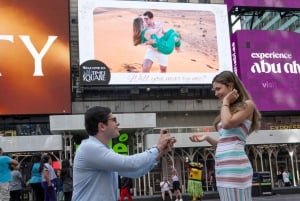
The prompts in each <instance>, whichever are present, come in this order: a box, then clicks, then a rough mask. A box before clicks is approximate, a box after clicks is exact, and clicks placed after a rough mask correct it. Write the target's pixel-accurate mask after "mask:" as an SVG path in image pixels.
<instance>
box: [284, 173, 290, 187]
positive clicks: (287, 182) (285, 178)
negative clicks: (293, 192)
mask: <svg viewBox="0 0 300 201" xmlns="http://www.w3.org/2000/svg"><path fill="white" fill-rule="evenodd" d="M282 180H283V183H284V186H285V187H289V186H291V181H290V179H289V172H288V170H287V169H284V171H283V173H282Z"/></svg>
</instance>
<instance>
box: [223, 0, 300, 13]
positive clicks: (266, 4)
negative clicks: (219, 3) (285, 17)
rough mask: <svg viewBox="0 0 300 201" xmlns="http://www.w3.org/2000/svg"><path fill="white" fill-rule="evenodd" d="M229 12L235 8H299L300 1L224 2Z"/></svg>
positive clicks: (229, 0) (252, 0) (258, 0)
mask: <svg viewBox="0 0 300 201" xmlns="http://www.w3.org/2000/svg"><path fill="white" fill-rule="evenodd" d="M224 2H225V4H227V7H228V10H229V11H230V10H232V8H234V7H256V8H272V9H274V8H279V9H284V8H285V9H289V8H299V9H300V1H295V0H224Z"/></svg>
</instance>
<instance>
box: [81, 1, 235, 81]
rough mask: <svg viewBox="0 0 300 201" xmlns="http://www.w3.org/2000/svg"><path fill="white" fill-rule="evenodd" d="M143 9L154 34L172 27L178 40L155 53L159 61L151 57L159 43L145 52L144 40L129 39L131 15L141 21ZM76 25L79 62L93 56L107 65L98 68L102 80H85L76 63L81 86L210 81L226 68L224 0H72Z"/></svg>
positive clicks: (228, 64)
mask: <svg viewBox="0 0 300 201" xmlns="http://www.w3.org/2000/svg"><path fill="white" fill-rule="evenodd" d="M146 11H150V12H152V14H153V15H154V17H153V20H154V21H155V23H156V24H161V25H162V27H163V28H162V29H163V30H164V32H163V33H164V34H163V37H161V35H159V36H158V37H161V38H164V39H165V38H168V39H169V37H168V36H167V33H170V32H169V30H174V31H175V32H177V33H178V36H177V38H174V39H173V40H175V39H176V42H178V40H180V43H177V45H178V44H180V45H179V46H180V48H179V49H177V51H176V50H173V52H172V53H171V54H168V55H167V56H166V53H165V52H160V53H162V54H164V55H162V56H161V57H163V59H161V60H160V62H159V61H158V60H157V59H155V58H154V57H155V55H156V54H157V51H160V49H159V48H157V49H155V51H154V52H155V53H153V51H151V52H150V53H149V51H148V48H149V46H150V45H149V44H148V45H147V44H145V43H143V44H139V45H135V44H134V41H133V34H134V33H133V25H134V20H137V18H140V19H142V20H144V23H146V19H145V16H143V14H144V13H145V12H146ZM78 27H79V55H80V58H79V59H80V65H81V66H84V65H82V64H84V63H85V62H87V61H99V62H101V63H103V64H105V65H106V66H107V71H102V73H104V72H105V74H106V75H108V73H109V72H110V79H109V80H108V79H106V78H108V77H103V76H102V78H104V79H105V81H108V82H104V81H103V80H99V79H98V80H97V79H94V80H93V82H89V81H88V80H87V79H86V78H87V77H85V76H86V75H88V74H89V72H88V71H87V70H86V69H84V68H81V69H80V71H82V72H81V73H80V84H81V85H139V84H160V85H161V84H163V85H170V84H172V85H174V84H181V85H182V84H208V83H209V84H210V83H211V81H212V78H213V77H214V76H215V75H216V74H218V73H219V72H220V71H223V70H230V71H232V64H231V57H230V40H229V39H230V37H229V27H228V17H227V9H226V5H221V4H191V3H189V4H182V3H168V2H139V1H105V0H103V1H102V0H101V1H99V0H78ZM143 31H145V29H144V30H143ZM171 39H172V38H171ZM168 41H169V40H168ZM154 46H155V45H154ZM174 47H175V46H174V45H173V48H174ZM154 48H156V47H154ZM156 50H157V51H156ZM145 55H147V58H150V57H151V58H153V64H152V65H150V66H149V62H148V64H147V66H146V64H145V62H144V58H145ZM164 71H166V73H162V72H164ZM102 75H103V74H102ZM90 77H91V76H88V78H90ZM94 78H96V77H94Z"/></svg>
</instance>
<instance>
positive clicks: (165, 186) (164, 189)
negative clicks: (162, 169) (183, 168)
mask: <svg viewBox="0 0 300 201" xmlns="http://www.w3.org/2000/svg"><path fill="white" fill-rule="evenodd" d="M170 186H171V184H170V182H169V181H168V179H167V177H164V178H163V181H162V182H160V188H161V196H162V200H165V198H166V193H168V194H169V196H170V199H171V200H172V191H171V190H170Z"/></svg>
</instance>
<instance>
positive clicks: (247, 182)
mask: <svg viewBox="0 0 300 201" xmlns="http://www.w3.org/2000/svg"><path fill="white" fill-rule="evenodd" d="M212 86H213V90H214V91H215V96H216V97H218V98H219V100H220V102H221V103H222V105H221V108H220V114H219V115H218V116H217V117H216V119H215V124H214V126H215V128H216V130H217V131H218V132H219V135H220V137H219V139H218V140H216V139H214V138H212V137H211V136H210V135H209V134H195V135H192V136H190V140H191V141H192V142H202V141H207V142H208V143H210V144H211V145H213V146H216V147H217V148H216V154H215V158H216V160H215V173H216V182H217V189H218V191H219V195H220V200H221V201H225V200H230V201H251V200H252V198H251V188H252V177H253V168H252V165H251V162H250V160H249V158H248V156H247V154H246V152H245V145H246V139H247V137H248V136H249V135H250V134H251V133H252V132H253V131H256V130H258V129H259V128H260V118H261V115H260V112H259V111H258V110H257V108H256V105H255V103H254V101H253V100H252V98H251V96H250V95H249V94H248V92H247V90H246V88H245V87H244V85H243V83H242V82H241V81H240V79H239V78H238V77H237V76H236V75H235V74H234V73H233V72H231V71H223V72H221V73H220V74H218V75H216V76H215V77H214V79H213V81H212ZM237 173H238V174H237Z"/></svg>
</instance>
